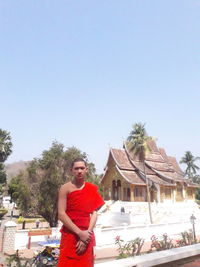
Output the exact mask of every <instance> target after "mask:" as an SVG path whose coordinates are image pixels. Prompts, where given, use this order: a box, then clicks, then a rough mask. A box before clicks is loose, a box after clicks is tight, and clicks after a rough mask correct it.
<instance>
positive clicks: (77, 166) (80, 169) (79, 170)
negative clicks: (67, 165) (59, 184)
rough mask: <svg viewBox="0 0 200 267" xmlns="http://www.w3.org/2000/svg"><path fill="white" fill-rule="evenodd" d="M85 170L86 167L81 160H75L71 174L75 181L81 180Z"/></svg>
mask: <svg viewBox="0 0 200 267" xmlns="http://www.w3.org/2000/svg"><path fill="white" fill-rule="evenodd" d="M86 172H87V167H86V166H85V163H84V162H83V161H77V162H75V163H74V165H73V167H72V174H73V176H74V178H75V179H76V180H77V181H81V180H83V179H84V177H85V174H86Z"/></svg>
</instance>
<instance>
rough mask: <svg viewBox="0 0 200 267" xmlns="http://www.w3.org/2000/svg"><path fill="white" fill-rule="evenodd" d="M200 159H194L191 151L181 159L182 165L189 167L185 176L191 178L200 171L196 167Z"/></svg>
mask: <svg viewBox="0 0 200 267" xmlns="http://www.w3.org/2000/svg"><path fill="white" fill-rule="evenodd" d="M198 159H200V157H194V156H193V155H192V153H191V152H190V151H186V152H185V155H184V157H182V158H181V160H180V163H184V164H186V165H187V168H186V170H185V174H186V175H187V176H188V177H189V178H191V177H193V175H194V174H196V172H197V171H198V170H199V167H198V166H197V165H195V161H196V160H198Z"/></svg>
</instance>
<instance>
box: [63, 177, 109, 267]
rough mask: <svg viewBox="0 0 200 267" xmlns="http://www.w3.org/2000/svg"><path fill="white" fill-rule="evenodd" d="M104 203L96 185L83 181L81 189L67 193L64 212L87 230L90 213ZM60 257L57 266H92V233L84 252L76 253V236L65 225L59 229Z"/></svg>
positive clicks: (93, 240) (81, 227) (93, 243)
mask: <svg viewBox="0 0 200 267" xmlns="http://www.w3.org/2000/svg"><path fill="white" fill-rule="evenodd" d="M103 204H104V201H103V199H102V197H101V196H100V195H99V193H98V190H97V186H96V185H93V184H90V183H88V182H85V185H84V187H83V188H82V189H80V190H79V189H78V190H76V191H73V192H71V193H69V194H68V195H67V209H66V214H67V215H68V216H69V217H70V219H71V220H72V222H73V223H74V224H76V225H77V226H78V227H79V228H80V229H81V230H87V229H88V227H89V223H90V214H91V213H92V212H93V211H95V210H97V209H99V208H100V207H101V206H102V205H103ZM61 233H62V237H61V243H60V257H59V262H58V267H93V266H94V256H93V246H94V245H95V237H94V233H93V235H92V238H91V241H90V243H89V244H88V246H87V248H86V250H85V252H84V253H83V254H81V255H77V253H76V244H77V242H78V240H79V238H78V236H77V235H75V234H74V233H72V232H70V231H69V230H68V229H67V228H66V227H65V226H63V227H62V229H61Z"/></svg>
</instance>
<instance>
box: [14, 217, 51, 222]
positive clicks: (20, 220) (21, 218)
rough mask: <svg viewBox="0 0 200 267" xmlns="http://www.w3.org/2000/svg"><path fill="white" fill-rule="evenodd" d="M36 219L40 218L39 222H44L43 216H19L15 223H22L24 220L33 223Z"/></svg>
mask: <svg viewBox="0 0 200 267" xmlns="http://www.w3.org/2000/svg"><path fill="white" fill-rule="evenodd" d="M37 219H39V220H40V222H46V220H45V219H44V218H24V217H19V218H18V219H17V223H23V222H24V221H26V223H34V222H35V221H36V220H37Z"/></svg>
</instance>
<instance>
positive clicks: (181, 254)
mask: <svg viewBox="0 0 200 267" xmlns="http://www.w3.org/2000/svg"><path fill="white" fill-rule="evenodd" d="M199 254H200V244H196V245H191V246H185V247H181V248H173V249H168V250H164V251H159V252H153V253H149V254H144V255H141V256H135V257H131V258H126V259H121V260H114V261H109V262H103V263H97V264H95V267H113V266H114V267H151V266H156V265H159V264H164V263H168V262H173V261H177V260H181V259H184V258H189V257H192V256H196V255H199Z"/></svg>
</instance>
